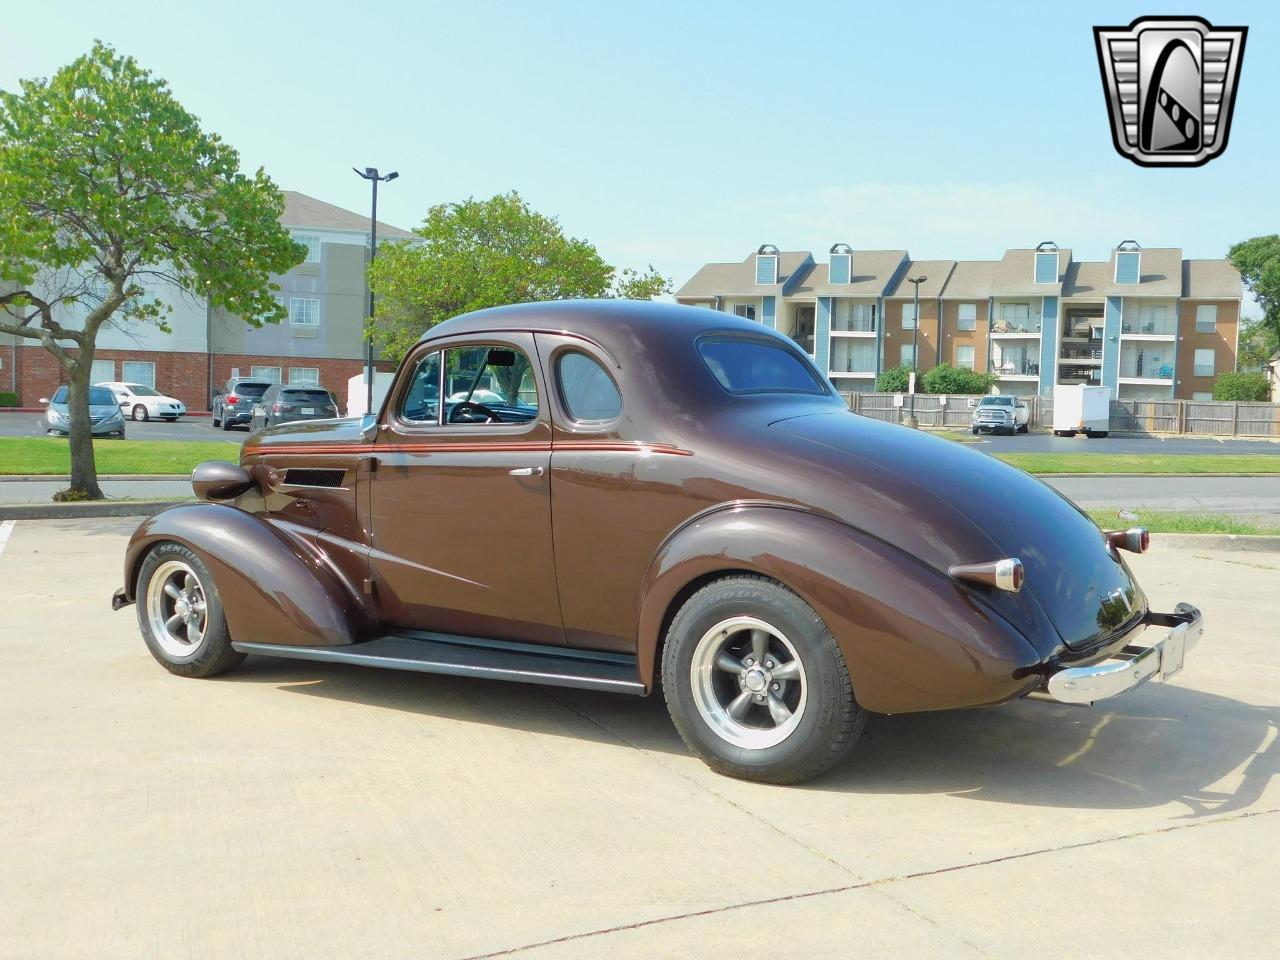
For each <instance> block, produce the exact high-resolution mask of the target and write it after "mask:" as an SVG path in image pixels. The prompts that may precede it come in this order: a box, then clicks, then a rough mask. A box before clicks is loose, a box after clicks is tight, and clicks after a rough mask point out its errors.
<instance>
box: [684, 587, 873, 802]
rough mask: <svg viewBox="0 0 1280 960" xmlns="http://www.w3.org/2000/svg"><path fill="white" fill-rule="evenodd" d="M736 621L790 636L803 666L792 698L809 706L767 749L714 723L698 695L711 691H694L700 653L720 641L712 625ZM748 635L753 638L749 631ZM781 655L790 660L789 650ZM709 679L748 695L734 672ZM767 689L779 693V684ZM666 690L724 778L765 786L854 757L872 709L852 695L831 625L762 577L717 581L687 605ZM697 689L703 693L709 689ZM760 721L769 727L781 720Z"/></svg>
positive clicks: (694, 747) (687, 736) (689, 739)
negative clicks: (851, 753)
mask: <svg viewBox="0 0 1280 960" xmlns="http://www.w3.org/2000/svg"><path fill="white" fill-rule="evenodd" d="M734 618H752V619H753V620H758V621H761V622H763V623H764V624H767V625H768V626H769V628H770V629H771V630H772V631H775V632H776V633H778V634H780V635H781V636H782V637H784V638H785V641H786V642H787V643H788V645H789V647H790V648H791V649H792V650H793V651H794V654H795V658H796V659H798V660H799V662H800V665H801V667H802V670H803V679H802V680H800V681H799V684H800V686H798V687H797V688H796V689H795V691H794V692H793V693H790V694H788V695H790V696H792V697H798V696H799V694H800V693H801V692H803V695H804V698H805V699H804V701H803V703H804V707H803V709H802V710H797V713H798V717H797V719H796V720H795V721H794V722H795V726H794V728H793V729H792V730H791V732H790V733H789V734H786V735H785V737H784V738H783V739H782V740H781V741H780V742H776V743H771V744H767V745H762V746H743V745H740V744H737V743H734V742H733V741H732V740H730V739H726V737H725V735H722V733H721V732H720V731H718V730H717V729H715V728H714V727H713V726H712V725H711V722H709V721H708V719H707V715H706V714H704V708H703V707H700V706H699V702H700V701H699V698H700V697H702V698H703V699H704V700H705V698H706V696H707V694H706V693H705V692H703V693H695V689H694V688H695V680H694V666H693V665H694V658H695V655H700V654H699V650H700V648H703V647H704V645H706V644H708V643H714V642H715V641H714V640H709V639H708V638H712V637H713V636H715V631H714V630H713V628H716V627H718V626H719V625H721V624H723V623H726V622H729V621H732V620H733V619H734ZM742 632H743V633H747V634H748V635H750V631H746V630H744V631H742ZM737 635H739V634H728V633H722V634H720V636H737ZM776 642H778V641H776V640H772V639H771V640H770V643H776ZM720 649H721V650H722V651H724V652H727V651H728V650H729V649H730V647H729V646H728V645H727V644H726V645H725V646H724V647H721V648H720ZM768 649H770V650H773V649H777V648H775V647H772V646H771V647H769V648H768ZM783 656H787V651H786V650H785V649H784V650H783ZM717 659H718V657H717ZM744 662H745V661H744ZM769 662H772V660H770V661H769ZM780 666H781V663H780ZM707 675H710V676H711V677H714V678H716V679H715V680H712V681H705V682H708V683H718V684H720V685H721V687H722V689H725V690H726V693H725V696H726V697H729V696H732V695H733V694H734V692H735V691H736V690H741V691H742V693H741V694H740V696H743V697H745V696H747V695H748V694H747V687H746V686H744V681H743V680H740V679H739V678H738V677H737V676H736V675H734V674H732V673H723V672H717V671H714V670H713V671H706V672H702V671H700V672H699V676H700V677H702V676H707ZM768 679H769V678H768V677H766V680H768ZM735 683H736V684H737V686H736V687H734V684H735ZM769 686H771V688H772V689H774V690H776V689H778V686H777V685H776V684H770V685H769ZM784 686H785V682H784ZM662 689H663V694H664V696H665V698H666V701H667V709H668V711H669V712H670V713H671V719H672V721H673V722H674V723H675V725H676V729H677V730H678V731H679V732H680V736H681V737H682V738H683V739H684V742H685V743H686V744H687V745H688V747H689V749H690V750H691V751H692V752H693V753H694V754H695V755H696V756H698V757H699V758H700V759H701V760H702V761H703V762H704V763H706V764H707V765H708V766H709V767H711V768H712V769H713V770H715V771H717V772H719V773H723V774H727V775H728V776H731V777H740V778H743V779H746V780H758V781H761V782H764V783H779V784H786V783H800V782H802V781H804V780H809V779H810V778H812V777H815V776H817V775H818V774H820V773H822V772H823V771H825V770H827V769H829V768H830V767H831V766H832V765H834V764H835V763H837V762H839V761H840V760H841V759H842V758H843V757H844V756H845V755H846V754H847V753H848V752H849V749H850V748H851V747H852V746H853V743H854V741H855V740H856V739H857V738H858V735H859V734H860V733H861V732H862V729H863V727H864V726H865V725H866V722H867V712H866V711H865V710H864V709H863V708H862V707H860V706H859V705H858V702H857V700H856V699H855V698H854V691H853V685H852V683H851V682H850V679H849V668H848V666H847V665H846V664H845V661H844V656H843V654H841V652H840V648H839V646H838V645H837V644H836V641H835V638H834V637H833V636H832V635H831V631H830V630H828V629H827V625H826V624H825V623H823V622H822V620H821V619H820V618H819V617H818V615H817V613H815V612H814V610H813V608H812V607H810V606H809V605H808V604H807V603H805V602H804V601H803V600H802V599H800V597H798V596H796V595H795V594H794V593H792V592H791V591H790V590H788V589H787V588H786V587H784V586H782V585H781V584H779V583H777V582H775V581H773V580H770V579H768V578H767V577H761V576H756V575H748V574H744V575H738V576H731V577H725V578H724V579H721V580H716V581H715V582H713V583H710V584H708V585H707V586H705V587H703V588H702V589H701V590H699V591H698V592H697V593H695V594H694V595H693V596H692V597H690V598H689V599H688V600H687V601H686V602H685V603H684V605H683V606H682V607H681V608H680V611H679V612H678V613H677V614H676V616H675V619H674V620H672V622H671V627H670V629H669V630H668V631H667V637H666V646H665V649H664V651H663V657H662ZM699 689H700V690H703V689H704V687H703V684H701V683H700V684H699ZM767 689H768V687H767V688H766V690H767ZM756 696H757V698H758V695H756ZM795 706H796V705H795V704H793V708H794V707H795ZM747 709H748V710H750V711H754V713H755V714H756V715H757V716H760V717H762V718H763V714H761V713H760V711H764V713H765V714H768V715H772V710H768V709H766V707H765V706H763V705H757V704H751V705H750V706H749V707H748V708H747ZM757 722H760V723H762V724H763V725H764V726H765V727H768V725H770V724H773V723H774V722H775V720H774V719H768V720H763V719H761V720H760V721H757ZM739 729H747V730H751V731H754V730H755V728H754V727H750V728H748V727H739ZM767 732H768V731H767V730H766V733H767ZM773 732H774V733H776V732H777V731H776V730H775V731H773Z"/></svg>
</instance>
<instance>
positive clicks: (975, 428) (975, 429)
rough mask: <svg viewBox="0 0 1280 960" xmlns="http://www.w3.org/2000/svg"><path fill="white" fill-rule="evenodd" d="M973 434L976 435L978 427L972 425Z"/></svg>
mask: <svg viewBox="0 0 1280 960" xmlns="http://www.w3.org/2000/svg"><path fill="white" fill-rule="evenodd" d="M973 435H974V436H975V437H976V436H977V435H978V428H977V427H974V428H973Z"/></svg>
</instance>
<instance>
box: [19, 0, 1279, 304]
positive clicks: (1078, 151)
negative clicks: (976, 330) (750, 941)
mask: <svg viewBox="0 0 1280 960" xmlns="http://www.w3.org/2000/svg"><path fill="white" fill-rule="evenodd" d="M1179 12H1187V13H1195V14H1199V15H1201V16H1204V17H1205V18H1207V19H1209V20H1210V21H1211V22H1213V23H1215V24H1229V25H1230V24H1238V23H1244V24H1246V25H1248V26H1249V27H1250V33H1249V40H1248V48H1247V52H1246V55H1245V61H1244V68H1243V73H1242V81H1241V86H1240V92H1239V96H1238V98H1237V105H1236V113H1235V120H1234V124H1233V127H1232V132H1231V143H1230V147H1229V148H1228V150H1227V152H1226V154H1225V155H1223V156H1222V157H1220V158H1219V159H1217V160H1215V161H1213V162H1211V163H1210V164H1209V165H1208V166H1206V167H1202V168H1199V169H1195V170H1151V169H1143V168H1139V167H1136V166H1134V165H1133V164H1131V163H1130V162H1128V161H1127V160H1123V159H1121V158H1120V157H1119V156H1118V155H1117V154H1116V153H1115V151H1114V149H1113V148H1112V146H1111V141H1110V134H1109V132H1108V126H1107V123H1108V121H1107V117H1106V114H1105V108H1104V105H1103V99H1102V94H1101V85H1100V81H1099V77H1098V68H1097V61H1096V57H1095V54H1094V48H1093V37H1092V31H1091V27H1092V26H1093V25H1095V24H1114V23H1128V22H1129V20H1131V19H1133V18H1134V17H1135V16H1139V15H1143V14H1149V13H1159V14H1171V13H1179ZM4 20H5V28H4V31H3V34H0V87H5V88H8V87H11V86H13V85H14V83H15V81H16V80H17V79H18V78H19V77H28V76H40V75H48V74H49V73H51V72H53V71H54V70H56V69H57V67H58V66H60V65H61V64H63V63H65V62H67V61H68V60H70V59H72V58H73V57H74V56H76V55H77V54H79V53H80V52H82V51H84V50H85V49H87V48H88V46H89V44H90V43H91V42H92V40H93V38H95V37H100V38H102V39H104V40H107V41H109V42H111V43H113V44H114V45H115V46H116V47H118V48H119V49H121V50H123V51H127V52H129V53H132V54H133V55H134V56H136V57H137V58H138V59H139V60H140V61H141V62H142V63H143V64H144V65H146V66H148V67H149V68H151V69H153V70H154V71H155V72H157V73H158V74H160V75H161V76H163V77H165V78H167V79H168V80H169V81H170V83H171V85H172V86H173V88H174V90H175V92H176V94H177V95H178V97H179V98H180V99H181V100H182V102H183V103H184V104H185V105H186V106H187V107H188V108H189V109H190V110H192V111H193V112H194V113H196V114H197V115H198V116H200V117H201V119H202V121H203V122H204V124H205V125H206V127H208V128H210V129H213V130H216V131H218V132H219V133H221V134H222V135H223V136H224V137H225V138H226V139H227V140H228V141H229V142H231V143H232V144H233V145H234V146H236V147H237V149H239V150H240V152H241V156H242V158H243V161H244V163H245V166H246V167H256V166H258V165H263V166H265V167H266V168H267V171H268V172H269V173H270V174H271V175H272V177H273V178H274V179H275V180H276V181H277V182H278V183H279V184H280V185H281V186H283V187H286V188H290V189H295V190H301V191H303V192H305V193H309V194H312V195H314V196H317V197H320V198H322V199H325V200H328V201H330V202H332V203H337V204H340V205H343V206H347V207H350V208H352V209H356V210H363V209H365V208H366V205H367V202H368V199H367V198H368V191H367V185H366V184H365V183H364V182H363V181H361V180H359V179H358V178H357V177H356V176H355V174H353V173H352V172H351V170H350V167H351V166H352V165H356V166H360V167H363V166H365V165H376V166H379V167H381V168H382V169H383V170H388V169H398V170H399V172H400V174H401V178H400V179H399V180H398V181H396V182H395V183H393V184H391V185H390V186H388V187H387V188H386V189H385V190H384V191H383V193H382V195H381V198H380V199H381V201H382V203H381V210H380V212H381V213H382V214H383V219H386V220H389V221H391V222H393V223H397V224H399V225H402V226H406V227H408V226H413V225H414V224H416V223H418V222H420V221H421V219H422V217H423V216H424V214H425V211H426V210H427V208H428V207H429V206H430V205H431V204H433V203H438V202H442V201H448V200H457V199H462V198H464V197H467V196H473V195H474V196H488V195H491V194H493V193H497V192H500V191H505V190H510V189H512V188H514V189H517V190H519V191H520V192H521V193H522V194H523V195H524V196H525V197H526V198H527V199H528V200H529V201H530V202H531V203H532V204H533V205H534V206H535V207H537V208H538V209H539V210H542V211H543V212H546V213H550V214H554V215H556V216H558V217H559V218H560V220H561V222H562V223H563V225H564V227H565V229H566V230H567V231H568V232H569V233H571V234H573V235H576V236H581V237H586V238H588V239H590V240H592V241H593V242H594V243H596V245H597V246H598V247H599V248H600V249H601V251H602V252H603V253H604V255H605V256H606V257H607V258H609V259H610V260H611V261H612V262H615V263H618V264H620V265H631V266H643V265H644V264H646V263H649V262H652V263H654V264H655V265H656V266H658V268H659V269H661V270H663V271H664V272H665V273H667V274H669V275H671V276H672V277H673V278H674V279H675V280H676V282H677V284H678V283H681V282H683V281H684V280H685V279H687V277H688V276H689V275H690V274H691V273H692V271H693V270H694V269H696V268H697V266H698V265H700V264H701V263H702V262H704V261H707V260H726V259H740V258H741V257H743V256H745V255H746V253H747V252H748V251H749V250H751V249H753V248H754V247H755V246H756V245H758V244H759V243H762V242H770V243H775V244H777V245H778V246H780V247H783V248H784V249H788V248H800V249H813V250H814V251H815V252H816V253H822V252H824V251H825V250H826V249H827V247H828V246H830V244H831V243H833V242H835V241H847V242H849V243H851V244H852V245H853V246H854V247H904V248H906V249H908V250H909V251H910V252H911V254H912V255H913V256H915V257H917V258H930V257H956V258H997V257H999V256H1000V255H1001V253H1002V252H1003V250H1004V249H1005V248H1006V247H1009V246H1027V245H1033V244H1035V243H1036V242H1038V241H1040V240H1043V239H1053V240H1056V241H1057V242H1058V243H1060V244H1062V245H1063V246H1070V247H1072V248H1074V250H1075V252H1076V256H1077V257H1078V258H1088V259H1097V258H1104V257H1106V256H1108V253H1109V250H1110V248H1111V247H1112V246H1113V245H1114V244H1115V243H1116V242H1118V241H1119V240H1122V239H1126V238H1129V237H1134V238H1136V239H1138V240H1139V242H1141V243H1143V244H1145V245H1148V246H1159V245H1177V246H1182V247H1183V248H1184V250H1185V253H1186V255H1187V256H1191V257H1213V256H1221V255H1223V254H1224V253H1225V250H1226V248H1227V246H1228V244H1230V243H1231V242H1232V241H1234V240H1237V239H1243V238H1245V237H1248V236H1253V235H1256V234H1259V233H1274V232H1277V231H1278V230H1280V184H1278V183H1277V177H1276V175H1275V168H1276V164H1277V158H1278V157H1280V122H1278V121H1280V108H1278V106H1277V91H1280V47H1278V44H1280V38H1278V28H1280V5H1276V4H1274V3H1271V4H1263V3H1257V4H1245V3H1201V4H1200V5H1199V6H1197V7H1195V8H1194V9H1186V10H1179V9H1174V8H1167V7H1158V8H1153V7H1144V6H1136V5H1131V4H1120V3H1094V4H1086V3H1054V4H1047V3H1026V2H1023V3H1010V4H984V5H981V6H977V5H975V6H973V7H966V5H963V4H959V3H937V4H931V3H924V2H918V3H911V4H886V3H877V4H874V5H871V4H852V3H840V2H836V0H825V2H823V3H815V4H811V5H809V4H801V3H788V2H782V0H774V2H771V3H752V2H743V0H739V2H732V3H696V4H695V3H688V2H685V3H667V2H659V0H649V2H645V3H643V4H623V3H616V2H607V3H606V2H598V3H572V2H552V0H539V2H537V3H515V2H511V3H490V2H466V3H450V4H438V3H408V2H406V3H376V2H363V3H355V2H348V3H345V4H328V3H324V2H311V3H306V4H286V3H266V2H261V0H260V2H257V3H239V2H218V3H201V4H187V3H172V4H167V5H165V4H159V5H158V4H156V3H155V2H154V0H152V2H149V3H145V4H144V3H137V4H134V3H129V2H116V3H112V4H102V3H97V2H84V3H81V2H52V0H51V2H44V3H31V4H22V5H13V4H11V5H9V9H7V10H6V12H5V16H4Z"/></svg>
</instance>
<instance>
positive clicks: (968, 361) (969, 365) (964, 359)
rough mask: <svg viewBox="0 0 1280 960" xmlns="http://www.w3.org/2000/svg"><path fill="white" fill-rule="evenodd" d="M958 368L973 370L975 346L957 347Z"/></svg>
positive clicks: (964, 345) (963, 345) (962, 345)
mask: <svg viewBox="0 0 1280 960" xmlns="http://www.w3.org/2000/svg"><path fill="white" fill-rule="evenodd" d="M956 366H957V367H958V368H959V369H961V370H972V369H973V345H972V344H961V345H960V346H958V347H956Z"/></svg>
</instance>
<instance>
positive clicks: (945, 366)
mask: <svg viewBox="0 0 1280 960" xmlns="http://www.w3.org/2000/svg"><path fill="white" fill-rule="evenodd" d="M920 379H921V381H922V382H923V386H924V392H925V393H944V394H945V393H953V394H965V393H971V394H979V393H986V392H987V391H988V390H990V389H991V387H992V386H993V385H994V384H995V382H996V378H995V375H994V374H990V373H979V372H978V371H977V370H961V369H959V368H958V367H953V366H951V364H949V363H940V364H938V365H937V366H936V367H934V368H933V369H932V370H926V371H925V374H924V376H923V377H921V378H920Z"/></svg>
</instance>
